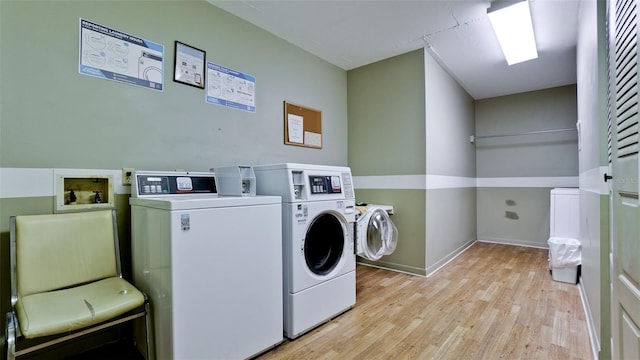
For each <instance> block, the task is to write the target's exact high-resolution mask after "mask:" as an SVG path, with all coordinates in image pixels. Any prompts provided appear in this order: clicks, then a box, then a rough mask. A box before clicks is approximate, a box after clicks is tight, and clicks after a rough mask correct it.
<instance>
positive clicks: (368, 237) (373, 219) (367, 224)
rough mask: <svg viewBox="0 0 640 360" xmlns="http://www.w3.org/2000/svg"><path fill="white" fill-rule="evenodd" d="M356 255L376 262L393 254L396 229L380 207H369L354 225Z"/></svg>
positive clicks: (395, 242)
mask: <svg viewBox="0 0 640 360" xmlns="http://www.w3.org/2000/svg"><path fill="white" fill-rule="evenodd" d="M355 236H356V254H357V255H358V256H361V257H363V258H365V259H368V260H372V261H377V260H380V258H382V256H384V255H389V254H391V253H393V252H394V251H395V249H396V245H397V244H398V229H397V228H396V226H395V224H394V223H393V222H392V221H391V219H390V218H389V214H387V211H386V210H384V209H383V208H381V207H371V208H369V209H368V210H367V211H366V212H365V213H364V214H363V215H362V216H360V217H359V218H358V221H357V223H356V231H355Z"/></svg>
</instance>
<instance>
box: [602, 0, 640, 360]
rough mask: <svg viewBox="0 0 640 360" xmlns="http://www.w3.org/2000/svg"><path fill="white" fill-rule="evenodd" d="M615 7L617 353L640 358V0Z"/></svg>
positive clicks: (615, 2) (617, 1) (616, 2)
mask: <svg viewBox="0 0 640 360" xmlns="http://www.w3.org/2000/svg"><path fill="white" fill-rule="evenodd" d="M609 6H610V8H609V35H608V45H609V77H610V80H609V90H610V95H609V99H610V109H611V110H610V111H611V112H610V117H611V130H610V131H611V135H612V136H611V137H612V157H611V161H612V166H611V169H612V175H613V184H612V193H611V204H612V207H611V211H612V215H611V218H612V220H613V221H612V223H611V282H612V284H611V285H612V293H611V311H612V313H611V321H612V324H611V326H612V329H611V330H612V353H613V358H614V359H640V238H639V237H638V235H639V232H638V222H639V221H640V219H639V215H640V213H639V212H638V205H639V204H638V100H639V96H638V47H637V39H638V18H637V16H638V1H637V0H611V1H610V3H609Z"/></svg>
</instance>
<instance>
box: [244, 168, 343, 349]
mask: <svg viewBox="0 0 640 360" xmlns="http://www.w3.org/2000/svg"><path fill="white" fill-rule="evenodd" d="M254 172H255V176H256V193H257V194H258V195H279V196H281V197H282V201H283V205H282V224H283V228H282V230H283V248H282V251H283V280H284V281H283V295H284V317H283V325H284V334H285V335H286V336H287V337H289V338H295V337H298V336H299V335H301V334H303V333H305V332H307V331H308V330H310V329H312V328H314V327H316V326H318V325H320V324H322V323H324V322H326V321H328V320H330V319H331V318H333V317H335V316H336V315H339V314H341V313H342V312H344V311H347V310H348V309H350V308H351V307H353V306H354V305H355V302H356V282H355V253H354V251H355V249H354V243H353V231H354V224H355V196H354V190H353V184H352V179H351V170H350V169H349V168H348V167H336V166H320V165H308V164H294V163H285V164H274V165H263V166H254Z"/></svg>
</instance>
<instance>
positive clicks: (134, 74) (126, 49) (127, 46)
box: [79, 19, 164, 91]
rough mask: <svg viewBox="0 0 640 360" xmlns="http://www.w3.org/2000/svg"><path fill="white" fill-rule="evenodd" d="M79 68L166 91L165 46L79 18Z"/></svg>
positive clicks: (117, 79)
mask: <svg viewBox="0 0 640 360" xmlns="http://www.w3.org/2000/svg"><path fill="white" fill-rule="evenodd" d="M79 71H80V74H83V75H89V76H94V77H98V78H102V79H106V80H113V81H118V82H122V83H127V84H132V85H136V86H142V87H146V88H150V89H153V90H159V91H163V83H164V46H163V45H161V44H158V43H154V42H152V41H149V40H144V39H141V38H139V37H137V36H133V35H129V34H127V33H123V32H121V31H118V30H115V29H112V28H110V27H107V26H104V25H99V24H96V23H93V22H91V21H87V20H84V19H80V61H79Z"/></svg>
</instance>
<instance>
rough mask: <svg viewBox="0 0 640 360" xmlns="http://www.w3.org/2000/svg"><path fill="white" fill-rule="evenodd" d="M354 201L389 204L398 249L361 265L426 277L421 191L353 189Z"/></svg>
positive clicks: (422, 195) (423, 208) (423, 205)
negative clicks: (395, 229)
mask: <svg viewBox="0 0 640 360" xmlns="http://www.w3.org/2000/svg"><path fill="white" fill-rule="evenodd" d="M356 198H357V199H360V200H363V201H366V202H370V203H375V204H393V206H394V214H393V215H391V221H393V223H394V224H395V225H396V227H397V228H398V238H399V239H398V247H397V248H396V250H395V251H394V253H393V254H391V255H388V256H383V257H382V259H380V260H379V261H376V262H371V261H367V260H364V259H359V261H360V260H361V261H362V262H365V263H368V264H373V265H376V266H382V267H385V268H389V269H395V270H400V271H405V272H409V273H413V274H419V275H426V271H425V257H424V253H425V245H426V243H425V241H424V239H425V218H426V215H425V201H424V198H425V191H424V190H396V189H356Z"/></svg>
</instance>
